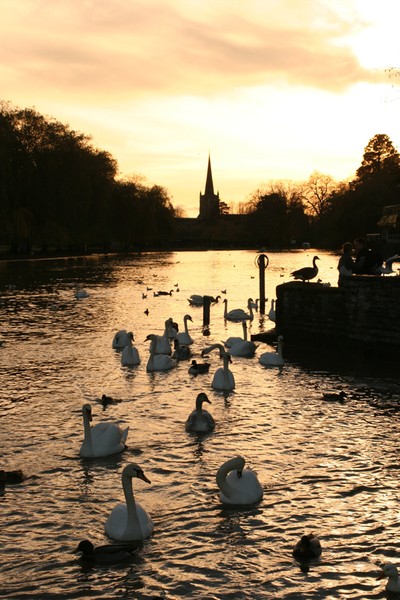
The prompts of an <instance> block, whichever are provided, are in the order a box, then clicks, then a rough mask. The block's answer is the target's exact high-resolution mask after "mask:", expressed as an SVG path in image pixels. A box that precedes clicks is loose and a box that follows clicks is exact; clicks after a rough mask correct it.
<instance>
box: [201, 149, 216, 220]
mask: <svg viewBox="0 0 400 600" xmlns="http://www.w3.org/2000/svg"><path fill="white" fill-rule="evenodd" d="M219 214H220V208H219V193H218V194H215V193H214V184H213V178H212V172H211V158H210V153H209V154H208V167H207V179H206V188H205V190H204V194H202V193H201V192H200V212H199V217H198V218H199V219H205V220H210V219H215V218H216V217H218V216H219Z"/></svg>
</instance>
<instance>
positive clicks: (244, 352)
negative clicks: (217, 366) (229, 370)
mask: <svg viewBox="0 0 400 600" xmlns="http://www.w3.org/2000/svg"><path fill="white" fill-rule="evenodd" d="M242 326H243V336H244V339H243V340H238V341H237V342H235V343H234V344H232V345H231V347H230V348H229V354H230V355H231V356H242V357H244V358H252V357H253V356H254V354H255V351H256V350H257V348H258V346H259V344H255V343H254V342H252V341H250V340H248V339H247V323H246V321H243V322H242Z"/></svg>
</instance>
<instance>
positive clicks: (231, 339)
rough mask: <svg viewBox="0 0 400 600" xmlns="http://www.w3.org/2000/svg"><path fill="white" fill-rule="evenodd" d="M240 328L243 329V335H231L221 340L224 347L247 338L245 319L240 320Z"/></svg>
mask: <svg viewBox="0 0 400 600" xmlns="http://www.w3.org/2000/svg"><path fill="white" fill-rule="evenodd" d="M242 329H243V337H240V336H231V337H228V339H227V340H226V341H225V342H222V343H223V344H224V346H225V348H231V347H232V346H234V344H237V343H238V342H243V340H247V323H246V321H242Z"/></svg>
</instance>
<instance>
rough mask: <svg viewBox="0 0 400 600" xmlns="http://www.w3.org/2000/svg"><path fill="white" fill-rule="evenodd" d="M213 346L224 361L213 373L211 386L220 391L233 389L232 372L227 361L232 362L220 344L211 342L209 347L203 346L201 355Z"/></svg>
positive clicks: (209, 350) (212, 348) (233, 379)
mask: <svg viewBox="0 0 400 600" xmlns="http://www.w3.org/2000/svg"><path fill="white" fill-rule="evenodd" d="M215 348H218V350H219V356H220V358H222V359H223V361H224V366H223V367H220V368H219V369H217V370H216V371H215V373H214V377H213V380H212V382H211V387H213V388H214V389H215V390H220V391H227V392H228V391H231V390H233V389H235V378H234V376H233V373H232V372H231V371H230V370H229V363H230V362H232V359H231V357H230V355H229V354H228V353H227V352H226V351H225V349H224V347H223V345H222V344H213V345H212V346H210V347H209V348H205V349H204V350H203V351H202V353H201V355H202V356H204V355H205V354H208V353H209V352H211V351H212V350H214V349H215Z"/></svg>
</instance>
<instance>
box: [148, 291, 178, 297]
mask: <svg viewBox="0 0 400 600" xmlns="http://www.w3.org/2000/svg"><path fill="white" fill-rule="evenodd" d="M173 291H174V290H170V291H169V292H164V291H162V290H161V291H158V292H153V296H172V292H173Z"/></svg>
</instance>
